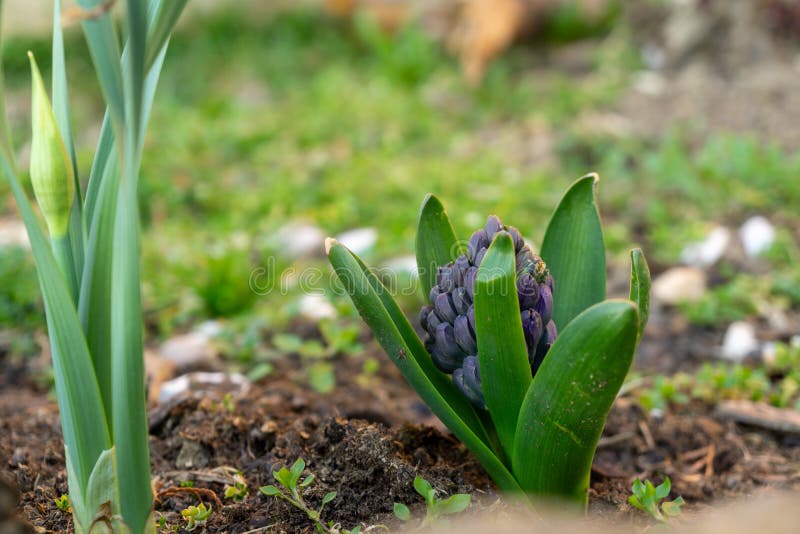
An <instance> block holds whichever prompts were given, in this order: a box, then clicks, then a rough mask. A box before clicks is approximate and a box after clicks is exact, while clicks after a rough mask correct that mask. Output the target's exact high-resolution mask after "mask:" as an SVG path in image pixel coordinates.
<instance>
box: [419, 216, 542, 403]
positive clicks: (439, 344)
mask: <svg viewBox="0 0 800 534" xmlns="http://www.w3.org/2000/svg"><path fill="white" fill-rule="evenodd" d="M503 231H505V232H508V234H509V235H510V236H511V239H512V241H513V243H514V250H515V252H516V257H515V262H516V270H517V282H516V290H517V297H518V300H519V307H520V320H521V323H522V330H523V333H524V335H525V344H526V346H527V350H528V362H529V363H530V364H531V373H532V374H533V373H535V371H536V369H538V366H539V365H540V364H541V362H542V360H543V358H544V357H545V354H546V353H547V351H548V350H549V349H550V346H551V345H552V344H553V341H554V340H555V338H556V335H557V332H556V329H555V324H554V323H553V322H552V321H551V316H552V314H553V277H552V276H550V273H549V271H548V269H547V266H546V265H545V263H544V261H542V259H541V258H540V257H539V256H537V255H536V254H534V253H533V252H532V251H531V249H530V247H529V246H528V245H526V244H525V241H524V240H523V238H522V234H520V232H519V230H517V229H516V228H514V227H513V226H504V225H503V223H502V222H501V221H500V219H498V218H497V217H496V216H494V215H492V216H490V217H489V218H488V219H487V221H486V225H485V226H484V227H483V228H480V229H478V230H476V231H475V232H474V233H473V234H472V236H471V237H470V239H469V241H468V242H467V253H466V254H461V255H460V256H459V257H458V258H457V259H456V260H455V261H452V262H450V263H448V264H447V265H442V266H440V267H439V268H438V270H437V276H436V285H435V286H434V287H433V288H432V289H431V291H430V294H429V297H430V299H429V300H430V304H429V305H428V306H425V307H424V308H423V309H422V310H421V311H420V317H419V318H420V325H421V326H422V328H423V330H426V331H427V332H428V337H427V338H426V339H425V347H426V348H427V349H428V352H429V353H430V355H431V359H432V360H433V362H434V364H435V365H436V366H437V367H438V368H439V369H440V370H441V371H443V372H445V373H449V374H451V375H452V378H453V382H454V383H455V384H456V386H457V387H458V389H459V390H460V391H461V392H462V393H463V394H464V396H466V397H467V398H468V399H469V400H470V401H471V402H472V403H473V404H474V405H475V406H477V407H479V408H485V407H486V404H485V402H484V399H483V392H482V390H481V383H480V372H479V366H480V362H479V359H478V342H477V341H478V340H477V336H476V334H475V332H476V330H475V306H474V299H475V280H476V277H477V274H478V268H479V267H480V264H481V262H482V261H483V258H484V256H485V255H486V251H487V250H488V248H489V246H490V245H491V242H492V239H493V238H494V237H495V236H496V235H497V234H498V233H499V232H503Z"/></svg>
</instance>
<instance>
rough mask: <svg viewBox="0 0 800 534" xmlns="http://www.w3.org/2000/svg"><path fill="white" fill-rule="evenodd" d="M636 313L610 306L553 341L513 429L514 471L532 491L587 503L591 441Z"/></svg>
mask: <svg viewBox="0 0 800 534" xmlns="http://www.w3.org/2000/svg"><path fill="white" fill-rule="evenodd" d="M638 321H639V318H638V312H637V310H636V307H635V306H634V305H633V303H632V302H630V301H627V300H608V301H605V302H602V303H599V304H595V305H594V306H592V307H590V308H589V309H587V310H586V311H584V312H583V313H581V314H580V315H579V316H578V317H576V318H575V319H574V320H573V321H572V322H571V323H570V324H569V325H568V326H567V327H566V328H565V329H564V331H563V332H561V334H560V335H559V337H558V339H557V340H556V342H555V343H554V344H553V346H552V347H551V348H550V351H549V352H548V354H547V357H546V358H545V359H544V362H543V363H542V366H541V367H540V368H539V371H538V372H537V373H536V376H535V377H534V379H533V382H532V383H531V387H530V389H529V390H528V394H527V395H526V397H525V401H524V402H523V404H522V409H521V410H520V414H519V422H518V424H517V438H516V444H515V447H514V457H513V463H512V466H513V472H514V475H515V476H516V477H517V480H518V481H519V483H520V486H522V488H523V489H524V490H525V491H527V492H530V493H536V494H542V495H550V496H557V497H566V498H568V499H572V500H574V501H577V502H579V503H581V504H584V505H585V503H586V499H587V495H586V490H587V488H588V485H589V473H590V470H591V466H592V458H593V457H594V452H595V448H596V447H597V442H598V440H599V439H600V434H601V433H602V431H603V426H604V425H605V421H606V417H607V416H608V412H609V410H610V409H611V405H612V403H613V402H614V399H615V398H616V395H617V392H618V391H619V388H620V386H622V381H623V380H624V378H625V375H626V374H627V372H628V369H629V368H630V365H631V362H632V361H633V353H634V349H635V347H636V335H637V330H638Z"/></svg>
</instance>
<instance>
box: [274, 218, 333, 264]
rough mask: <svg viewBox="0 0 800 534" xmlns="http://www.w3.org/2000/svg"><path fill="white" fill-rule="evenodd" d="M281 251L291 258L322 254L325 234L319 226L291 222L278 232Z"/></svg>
mask: <svg viewBox="0 0 800 534" xmlns="http://www.w3.org/2000/svg"><path fill="white" fill-rule="evenodd" d="M277 238H278V241H279V243H280V247H281V252H282V253H283V254H284V255H286V256H288V257H290V258H299V257H301V256H310V255H314V254H322V251H323V244H324V242H325V234H324V233H323V232H322V230H320V229H319V228H318V227H316V226H314V225H312V224H305V223H289V224H286V225H284V226H282V227H281V228H280V230H278V232H277Z"/></svg>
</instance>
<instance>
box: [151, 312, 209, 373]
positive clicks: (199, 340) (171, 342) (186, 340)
mask: <svg viewBox="0 0 800 534" xmlns="http://www.w3.org/2000/svg"><path fill="white" fill-rule="evenodd" d="M220 329H221V326H220V325H219V323H217V322H216V321H206V322H204V323H202V324H201V325H199V326H198V327H197V328H196V329H195V330H193V331H191V332H189V333H187V334H182V335H179V336H175V337H172V338H170V339H168V340H166V341H165V342H164V343H162V344H161V347H159V349H158V354H159V355H160V356H161V357H162V358H163V359H165V360H168V361H170V362H172V363H174V364H175V367H177V368H178V369H179V370H180V369H189V368H192V367H203V366H212V367H214V366H216V365H215V364H217V363H218V362H217V349H216V347H214V343H213V340H214V337H215V336H216V335H217V334H219V331H220Z"/></svg>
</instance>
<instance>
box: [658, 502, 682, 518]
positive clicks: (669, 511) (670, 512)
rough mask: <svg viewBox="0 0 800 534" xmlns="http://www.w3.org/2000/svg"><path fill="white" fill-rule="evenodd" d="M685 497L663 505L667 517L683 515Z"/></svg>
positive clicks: (662, 508)
mask: <svg viewBox="0 0 800 534" xmlns="http://www.w3.org/2000/svg"><path fill="white" fill-rule="evenodd" d="M683 504H684V502H683V497H678V498H677V499H675V500H674V501H666V502H663V503H661V511H662V512H664V515H666V516H667V517H677V516H679V515H681V506H683Z"/></svg>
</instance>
